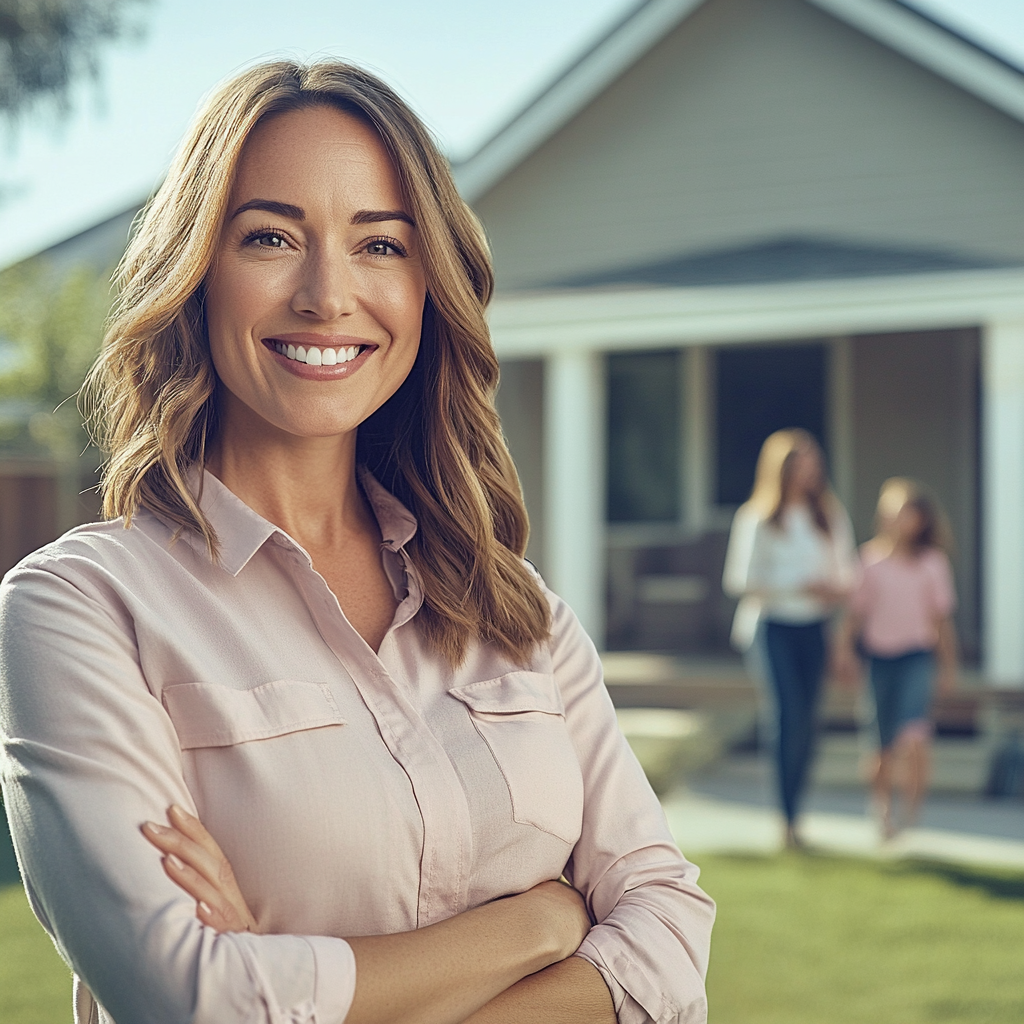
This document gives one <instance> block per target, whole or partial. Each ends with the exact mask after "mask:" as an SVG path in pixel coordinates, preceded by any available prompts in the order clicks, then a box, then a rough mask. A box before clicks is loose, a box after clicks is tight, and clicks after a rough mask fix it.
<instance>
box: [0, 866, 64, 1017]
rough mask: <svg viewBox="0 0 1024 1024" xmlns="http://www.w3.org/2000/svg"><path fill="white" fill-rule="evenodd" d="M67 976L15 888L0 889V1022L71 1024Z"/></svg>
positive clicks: (22, 894) (61, 961) (45, 936)
mask: <svg viewBox="0 0 1024 1024" xmlns="http://www.w3.org/2000/svg"><path fill="white" fill-rule="evenodd" d="M71 1018H72V1011H71V973H70V971H68V969H67V967H65V966H64V961H63V960H61V958H60V957H59V956H58V955H57V951H56V950H55V949H54V948H53V943H52V942H50V937H49V936H48V935H47V934H46V932H44V931H43V929H42V928H40V926H39V924H38V923H37V922H36V919H35V918H34V917H33V916H32V911H31V910H29V908H28V900H26V899H25V892H24V890H23V889H22V888H21V886H20V885H6V886H4V887H3V888H2V889H0V1021H3V1022H4V1024H70V1021H71Z"/></svg>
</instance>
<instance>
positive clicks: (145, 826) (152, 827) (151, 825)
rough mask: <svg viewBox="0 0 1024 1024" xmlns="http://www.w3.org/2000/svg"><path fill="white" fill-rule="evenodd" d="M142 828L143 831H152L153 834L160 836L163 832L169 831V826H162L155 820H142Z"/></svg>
mask: <svg viewBox="0 0 1024 1024" xmlns="http://www.w3.org/2000/svg"><path fill="white" fill-rule="evenodd" d="M142 830H143V831H144V832H152V833H153V834H154V835H158V836H162V835H163V834H164V833H165V832H170V831H171V830H170V829H169V828H164V827H163V825H158V824H157V823H156V822H155V821H144V822H143V823H142Z"/></svg>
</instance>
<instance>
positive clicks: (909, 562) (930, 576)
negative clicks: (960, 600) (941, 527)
mask: <svg viewBox="0 0 1024 1024" xmlns="http://www.w3.org/2000/svg"><path fill="white" fill-rule="evenodd" d="M850 607H851V608H852V610H853V611H854V613H855V614H857V615H858V616H861V617H862V619H863V623H864V625H863V626H862V627H861V642H862V643H863V645H864V647H865V649H866V650H867V652H868V653H869V654H875V655H878V656H879V657H882V658H893V657H896V656H897V655H900V654H908V653H910V652H911V651H930V650H932V649H933V648H934V647H935V645H936V644H937V643H938V642H939V635H938V631H937V629H936V620H938V619H944V618H945V617H946V616H947V615H951V614H952V613H953V610H954V608H955V607H956V593H955V591H954V590H953V573H952V570H951V569H950V566H949V559H948V558H947V557H946V556H945V554H944V553H943V552H941V551H938V550H937V549H935V548H929V549H927V550H925V551H922V552H921V553H920V554H919V555H918V556H917V557H916V558H908V557H906V556H904V555H896V554H889V555H884V556H881V557H880V556H879V555H878V554H877V552H876V551H875V549H874V548H873V547H872V546H871V545H870V544H866V545H864V547H863V548H862V550H861V571H860V578H859V580H858V582H857V586H856V587H855V588H854V591H853V595H852V597H851V599H850Z"/></svg>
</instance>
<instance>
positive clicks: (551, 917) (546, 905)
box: [516, 881, 593, 960]
mask: <svg viewBox="0 0 1024 1024" xmlns="http://www.w3.org/2000/svg"><path fill="white" fill-rule="evenodd" d="M516 898H517V899H520V900H526V901H528V902H530V903H531V904H532V905H533V906H534V907H535V910H534V911H533V912H534V913H536V915H537V919H538V921H543V922H546V923H547V925H548V927H549V928H550V929H551V934H552V936H553V938H554V941H555V949H556V950H557V951H558V955H557V956H556V960H564V959H565V958H566V957H567V956H572V955H573V953H575V952H576V950H577V949H579V948H580V943H581V942H583V940H584V939H585V938H586V937H587V932H589V931H590V928H591V925H592V924H593V922H592V921H591V920H590V915H589V914H588V913H587V906H586V903H584V901H583V897H582V896H581V895H580V894H579V893H578V892H577V891H576V890H575V889H574V888H573V887H572V886H571V885H568V884H567V883H566V882H561V881H550V882H541V883H540V884H539V885H535V886H534V887H533V888H532V889H528V890H527V891H526V892H524V893H522V894H521V895H520V896H518V897H516Z"/></svg>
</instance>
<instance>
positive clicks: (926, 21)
mask: <svg viewBox="0 0 1024 1024" xmlns="http://www.w3.org/2000/svg"><path fill="white" fill-rule="evenodd" d="M706 2H707V0H642V2H641V3H640V4H639V5H638V6H636V7H634V8H633V9H632V10H630V11H629V12H628V13H627V14H626V15H625V17H624V18H623V19H622V20H621V21H620V22H618V24H616V25H615V26H613V27H612V28H611V29H610V30H609V31H608V33H607V34H606V35H604V36H603V37H602V38H600V39H599V40H598V41H597V42H596V43H594V44H593V46H592V47H591V48H590V49H589V50H587V51H586V52H585V53H584V54H583V55H582V56H581V57H580V58H579V59H578V60H577V61H576V62H575V63H573V64H572V65H571V66H569V67H568V68H566V69H565V70H564V71H563V72H562V73H561V74H560V75H558V77H557V78H555V80H554V81H553V82H551V83H550V84H549V85H548V86H547V87H546V88H545V89H544V90H543V91H542V92H541V93H540V94H539V95H537V96H536V97H535V98H534V99H533V100H531V101H530V102H529V103H528V104H527V105H526V106H525V107H524V108H523V109H522V110H521V111H520V112H519V113H518V114H516V115H515V116H514V117H513V118H512V119H511V120H510V121H509V122H508V123H507V124H506V125H505V126H504V127H502V128H501V129H500V130H499V131H498V132H496V133H495V134H494V135H492V136H491V138H490V139H488V140H487V141H486V142H485V143H484V144H483V145H482V146H481V147H480V148H479V149H478V150H477V151H476V153H474V154H473V155H472V156H471V157H469V158H468V159H467V160H465V161H463V162H462V163H460V164H458V165H457V166H456V167H455V169H454V170H455V179H456V182H457V183H458V185H459V188H460V190H461V192H462V194H463V196H464V197H465V198H466V200H467V201H468V202H474V201H475V200H477V199H479V198H480V197H481V196H483V195H484V194H485V193H486V192H487V191H488V190H489V189H490V188H491V187H492V186H493V185H495V184H497V182H498V181H500V180H501V179H502V178H503V177H504V176H505V175H506V174H507V173H509V172H510V171H511V170H512V169H513V168H514V167H516V166H517V165H518V164H520V163H521V162H522V161H523V160H525V159H526V158H527V157H528V156H529V155H530V154H531V153H532V152H534V151H535V150H536V149H538V148H539V147H540V146H541V145H543V144H544V142H546V141H547V140H548V139H549V138H551V136H552V135H554V134H555V133H556V132H557V131H558V130H559V129H560V128H561V127H562V126H563V125H565V124H566V123H567V122H568V121H570V120H571V119H572V118H573V117H574V116H575V115H576V114H577V113H579V112H580V111H581V110H583V109H584V108H585V107H586V106H587V105H588V104H589V103H590V102H591V101H592V100H594V99H595V98H596V97H597V96H598V95H600V93H602V92H603V91H604V90H605V89H606V88H607V87H608V86H609V85H611V84H612V83H613V82H614V81H615V80H616V79H617V78H618V77H619V76H620V75H622V74H623V73H624V72H625V71H627V70H628V69H629V68H630V67H632V66H633V65H634V64H635V63H636V62H637V61H639V60H640V59H641V58H642V57H643V56H644V55H645V54H646V53H647V52H649V51H650V50H651V49H652V48H653V47H654V46H655V45H656V44H657V43H658V42H660V40H662V39H663V38H664V37H665V36H666V35H668V33H669V32H671V31H672V30H673V29H675V28H676V27H677V26H678V25H679V24H681V23H682V22H683V21H684V20H685V19H686V18H687V17H689V16H690V15H691V14H692V13H693V12H694V11H696V10H697V8H698V7H700V6H702V4H704V3H706ZM804 2H805V3H808V4H811V5H813V6H814V7H817V8H819V9H821V10H822V11H825V12H827V13H828V14H830V15H832V16H833V17H835V18H837V19H839V20H840V21H843V22H845V23H846V24H848V25H850V26H852V27H853V28H855V29H857V30H858V31H860V32H862V33H863V34H865V35H867V36H870V37H871V38H873V39H875V40H876V41H877V42H879V43H882V44H883V45H885V46H888V47H889V48H890V49H892V50H895V51H896V52H898V53H901V54H902V55H903V56H905V57H907V58H908V59H910V60H912V61H913V62H915V63H916V64H919V65H920V66H922V67H924V68H927V69H928V70H930V71H932V72H933V73H935V74H937V75H939V76H940V77H942V78H945V79H946V80H947V81H949V82H951V83H953V84H954V85H956V86H958V87H959V88H961V89H964V90H965V91H967V92H969V93H971V94H973V95H974V96H976V97H977V98H979V99H981V100H982V101H984V102H986V103H988V104H990V105H991V106H993V107H995V108H996V109H998V110H1001V111H1002V112H1003V113H1005V114H1008V115H1009V116H1010V117H1012V118H1014V119H1015V120H1017V121H1021V122H1024V69H1021V68H1018V67H1016V66H1015V65H1013V64H1010V63H1009V62H1007V61H1006V60H1004V59H1002V58H1001V57H998V56H996V55H995V54H993V53H991V52H989V51H988V50H986V49H985V48H984V47H982V46H980V45H979V44H977V43H975V42H973V41H971V40H969V39H967V38H965V37H964V36H962V35H960V34H959V33H957V32H955V31H954V30H953V29H951V28H949V27H947V26H945V25H943V24H941V23H940V22H938V21H936V20H934V19H933V18H931V17H929V16H928V15H926V14H924V13H922V12H921V11H919V10H917V9H916V8H915V7H913V6H911V5H910V4H909V3H905V2H903V0H804Z"/></svg>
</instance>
